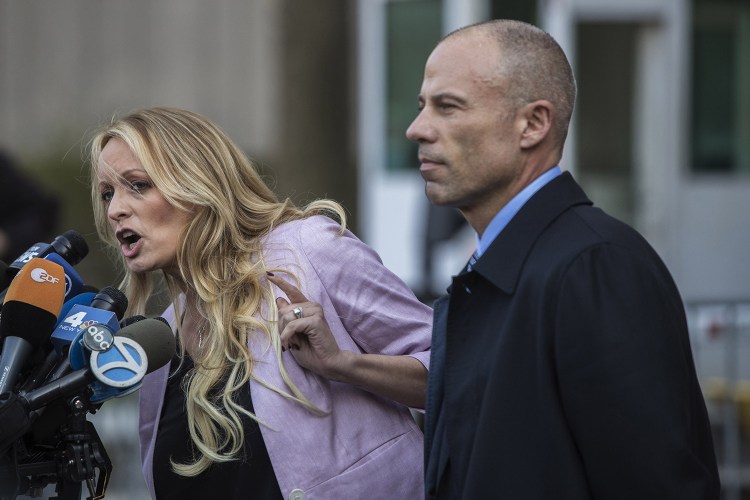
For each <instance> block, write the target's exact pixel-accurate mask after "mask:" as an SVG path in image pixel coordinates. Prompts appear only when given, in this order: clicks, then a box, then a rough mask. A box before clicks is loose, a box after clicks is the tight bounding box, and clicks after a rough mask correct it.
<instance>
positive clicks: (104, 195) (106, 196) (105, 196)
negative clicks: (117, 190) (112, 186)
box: [99, 190, 113, 203]
mask: <svg viewBox="0 0 750 500" xmlns="http://www.w3.org/2000/svg"><path fill="white" fill-rule="evenodd" d="M99 196H100V197H101V199H102V201H103V202H104V203H109V202H110V201H112V196H113V193H112V191H111V190H107V191H102V192H101V194H100V195H99Z"/></svg>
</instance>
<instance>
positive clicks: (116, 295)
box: [91, 286, 128, 320]
mask: <svg viewBox="0 0 750 500" xmlns="http://www.w3.org/2000/svg"><path fill="white" fill-rule="evenodd" d="M91 307H96V308H97V309H103V310H105V311H110V312H113V313H115V316H117V319H118V320H120V319H122V317H123V316H124V315H125V311H126V310H127V309H128V298H127V297H126V296H125V294H124V293H122V292H121V291H120V290H119V289H117V288H115V287H113V286H105V287H104V288H102V289H101V291H100V292H99V293H97V294H96V296H95V297H94V300H92V301H91Z"/></svg>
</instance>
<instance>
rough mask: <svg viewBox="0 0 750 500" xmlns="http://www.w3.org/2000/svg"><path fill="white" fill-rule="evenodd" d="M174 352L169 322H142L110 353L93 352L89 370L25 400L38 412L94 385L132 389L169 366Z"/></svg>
mask: <svg viewBox="0 0 750 500" xmlns="http://www.w3.org/2000/svg"><path fill="white" fill-rule="evenodd" d="M83 333H84V332H81V334H83ZM174 352H175V338H174V335H173V334H172V329H171V328H170V327H169V326H168V325H167V324H166V323H165V322H163V321H160V320H158V319H153V318H151V319H145V320H142V321H138V322H136V323H133V324H131V325H129V326H126V327H125V328H123V329H122V330H120V332H119V333H118V334H117V335H115V336H114V339H113V342H112V345H111V346H110V347H109V349H107V350H104V351H93V352H92V353H91V356H90V358H89V360H88V361H89V363H88V366H86V367H84V368H80V369H78V370H76V371H73V372H71V373H69V374H67V375H64V376H63V377H60V378H59V379H57V380H55V381H53V382H50V383H48V384H45V385H43V386H42V387H40V388H38V389H35V390H33V391H30V392H28V393H26V394H22V395H21V396H22V398H23V399H24V400H25V402H26V404H27V405H28V408H29V410H31V411H34V410H37V409H39V408H42V407H43V406H46V405H47V404H49V403H51V402H53V401H55V400H56V399H60V398H65V397H69V396H72V395H74V394H76V393H77V392H79V391H81V390H82V389H84V388H86V387H87V386H88V385H89V384H91V383H92V382H99V383H101V384H104V385H105V386H108V387H113V388H117V389H130V388H131V387H133V386H136V385H138V384H140V382H141V380H142V379H143V376H144V375H145V374H147V373H151V372H152V371H154V370H156V369H158V368H161V367H162V366H164V365H166V364H167V363H168V362H169V361H170V360H171V359H172V356H173V355H174ZM120 395H122V394H120Z"/></svg>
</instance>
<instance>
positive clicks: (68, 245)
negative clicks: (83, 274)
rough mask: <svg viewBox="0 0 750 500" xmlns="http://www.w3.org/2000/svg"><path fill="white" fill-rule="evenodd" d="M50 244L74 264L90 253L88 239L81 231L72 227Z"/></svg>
mask: <svg viewBox="0 0 750 500" xmlns="http://www.w3.org/2000/svg"><path fill="white" fill-rule="evenodd" d="M50 245H51V246H52V248H54V249H55V251H56V252H57V253H58V254H60V256H61V257H62V258H63V259H65V260H67V261H68V262H69V263H70V264H71V265H74V266H75V265H76V264H78V263H79V262H81V261H82V260H83V258H84V257H86V256H87V255H88V254H89V246H88V244H87V243H86V240H85V239H84V238H83V236H81V234H80V233H78V232H76V231H73V230H72V229H71V230H68V231H65V232H64V233H63V234H61V235H60V236H58V237H56V238H55V239H54V240H53V241H52V243H50Z"/></svg>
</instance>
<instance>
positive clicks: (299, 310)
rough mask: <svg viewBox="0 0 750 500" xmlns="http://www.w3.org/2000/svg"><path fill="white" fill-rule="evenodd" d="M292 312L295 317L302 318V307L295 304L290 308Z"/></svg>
mask: <svg viewBox="0 0 750 500" xmlns="http://www.w3.org/2000/svg"><path fill="white" fill-rule="evenodd" d="M292 312H293V313H294V317H295V318H297V319H302V308H301V307H300V306H297V307H295V308H294V309H292Z"/></svg>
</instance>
